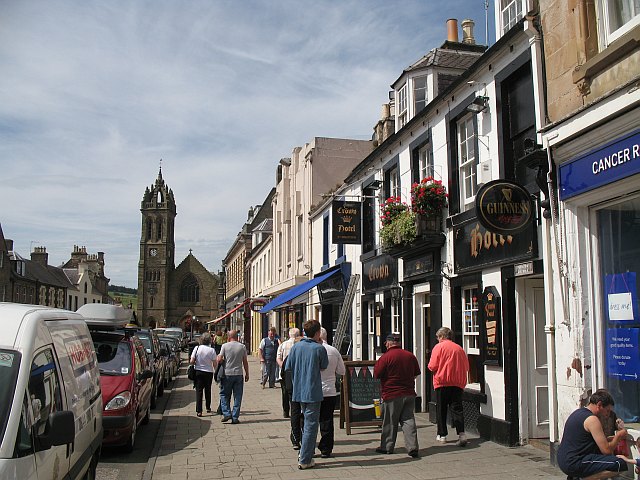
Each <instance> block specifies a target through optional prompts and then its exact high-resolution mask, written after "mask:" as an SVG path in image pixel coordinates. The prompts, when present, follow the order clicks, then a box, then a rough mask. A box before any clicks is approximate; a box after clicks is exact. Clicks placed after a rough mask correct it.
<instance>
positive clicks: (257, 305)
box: [251, 298, 267, 312]
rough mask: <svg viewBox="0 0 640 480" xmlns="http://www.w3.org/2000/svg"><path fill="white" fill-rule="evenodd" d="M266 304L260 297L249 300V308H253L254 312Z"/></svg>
mask: <svg viewBox="0 0 640 480" xmlns="http://www.w3.org/2000/svg"><path fill="white" fill-rule="evenodd" d="M266 304H267V301H266V300H264V299H262V298H256V299H255V300H253V301H252V302H251V310H253V311H254V312H259V311H260V310H262V307H264V306H265V305H266Z"/></svg>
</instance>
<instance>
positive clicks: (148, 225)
mask: <svg viewBox="0 0 640 480" xmlns="http://www.w3.org/2000/svg"><path fill="white" fill-rule="evenodd" d="M151 226H152V222H151V219H148V220H147V240H151Z"/></svg>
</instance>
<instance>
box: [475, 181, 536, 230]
mask: <svg viewBox="0 0 640 480" xmlns="http://www.w3.org/2000/svg"><path fill="white" fill-rule="evenodd" d="M476 213H477V216H478V221H479V222H480V223H481V224H482V225H483V226H484V227H485V228H486V229H487V230H490V231H491V232H495V233H498V234H500V235H513V234H515V233H518V232H521V231H522V230H524V229H526V228H527V227H528V226H529V224H530V223H531V220H532V218H533V203H532V201H531V195H529V192H528V191H527V190H526V188H524V187H522V186H520V185H518V184H517V183H514V182H510V181H508V180H494V181H492V182H489V183H486V184H484V185H483V186H482V188H480V190H478V193H477V194H476Z"/></svg>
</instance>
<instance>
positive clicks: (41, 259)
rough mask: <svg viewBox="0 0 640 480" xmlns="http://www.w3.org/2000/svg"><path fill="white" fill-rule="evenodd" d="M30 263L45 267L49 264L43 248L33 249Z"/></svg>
mask: <svg viewBox="0 0 640 480" xmlns="http://www.w3.org/2000/svg"><path fill="white" fill-rule="evenodd" d="M31 261H33V262H36V263H39V264H40V265H42V266H43V267H46V266H47V265H48V264H49V254H48V253H47V249H46V248H45V247H34V248H33V252H31Z"/></svg>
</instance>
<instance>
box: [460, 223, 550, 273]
mask: <svg viewBox="0 0 640 480" xmlns="http://www.w3.org/2000/svg"><path fill="white" fill-rule="evenodd" d="M453 241H454V245H453V259H454V271H455V272H456V273H459V272H469V271H474V270H480V269H482V268H483V267H485V266H488V265H491V266H496V265H504V264H510V263H520V262H524V261H527V260H531V259H535V258H537V256H538V245H537V236H536V230H535V228H534V225H533V224H529V228H526V229H524V230H522V231H521V232H519V233H516V234H513V235H501V234H499V233H495V232H492V231H491V230H488V229H487V228H485V227H483V225H482V224H481V223H480V221H479V220H478V219H476V218H474V219H471V220H469V221H467V222H465V223H463V224H461V225H458V226H456V227H454V230H453Z"/></svg>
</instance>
